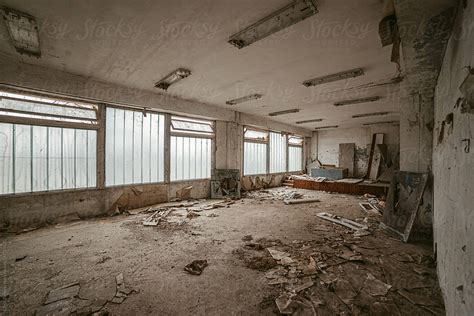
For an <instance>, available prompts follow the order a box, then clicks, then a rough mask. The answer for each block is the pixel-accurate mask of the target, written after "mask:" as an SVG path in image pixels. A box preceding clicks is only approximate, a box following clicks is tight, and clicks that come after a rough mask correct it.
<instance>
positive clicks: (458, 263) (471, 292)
mask: <svg viewBox="0 0 474 316" xmlns="http://www.w3.org/2000/svg"><path fill="white" fill-rule="evenodd" d="M466 4H467V6H466V7H463V6H462V4H461V5H460V6H459V8H458V15H457V18H456V21H455V24H454V27H453V34H452V36H451V38H450V40H449V43H448V46H447V49H446V53H445V57H444V61H443V65H442V68H441V72H440V75H439V78H438V82H437V86H436V91H435V97H434V135H433V148H434V150H433V174H434V225H433V229H434V241H435V244H436V250H437V262H438V265H437V268H438V275H439V281H440V286H441V289H442V291H443V294H444V299H445V305H446V314H447V315H469V314H470V315H472V312H473V311H474V244H473V241H474V207H473V205H474V194H473V192H474V180H473V171H474V138H473V135H474V114H473V113H472V112H471V113H468V112H464V113H463V111H462V110H461V108H460V107H459V106H457V104H459V101H458V100H459V98H461V99H462V98H464V97H465V96H464V95H462V93H461V91H460V90H459V86H460V85H461V83H462V82H463V80H464V79H465V78H466V76H467V73H468V71H469V69H468V67H474V27H473V21H474V3H473V2H472V1H466ZM471 106H472V107H474V104H471ZM451 115H452V119H450V117H451ZM443 125H444V128H442V126H443ZM463 140H464V141H463ZM466 140H469V141H470V148H469V152H466V146H467V141H466Z"/></svg>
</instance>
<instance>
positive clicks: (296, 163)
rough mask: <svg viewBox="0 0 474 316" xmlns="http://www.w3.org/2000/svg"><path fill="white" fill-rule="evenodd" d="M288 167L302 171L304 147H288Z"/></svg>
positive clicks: (291, 169)
mask: <svg viewBox="0 0 474 316" xmlns="http://www.w3.org/2000/svg"><path fill="white" fill-rule="evenodd" d="M288 151H289V153H288V156H289V160H288V168H289V171H301V170H302V169H303V148H302V147H294V146H289V147H288Z"/></svg>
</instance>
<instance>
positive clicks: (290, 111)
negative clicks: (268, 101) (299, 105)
mask: <svg viewBox="0 0 474 316" xmlns="http://www.w3.org/2000/svg"><path fill="white" fill-rule="evenodd" d="M299 111H300V109H290V110H284V111H278V112H272V113H268V115H270V116H277V115H283V114H290V113H298V112H299Z"/></svg>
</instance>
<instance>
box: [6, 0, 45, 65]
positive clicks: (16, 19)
mask: <svg viewBox="0 0 474 316" xmlns="http://www.w3.org/2000/svg"><path fill="white" fill-rule="evenodd" d="M2 13H3V19H4V20H5V23H6V25H7V28H8V33H10V38H11V39H12V41H13V46H15V49H16V51H17V52H18V53H20V54H25V55H28V56H33V57H38V58H39V57H41V49H40V43H39V36H38V25H37V24H36V20H35V18H34V17H33V16H31V15H29V14H27V13H24V12H20V11H16V10H13V9H10V8H5V7H4V8H2Z"/></svg>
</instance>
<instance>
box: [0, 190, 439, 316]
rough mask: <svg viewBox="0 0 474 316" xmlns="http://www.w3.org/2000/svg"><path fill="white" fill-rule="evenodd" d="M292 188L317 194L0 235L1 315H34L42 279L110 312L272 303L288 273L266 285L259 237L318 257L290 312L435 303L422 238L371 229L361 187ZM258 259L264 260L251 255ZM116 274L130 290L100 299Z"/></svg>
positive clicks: (404, 310)
mask: <svg viewBox="0 0 474 316" xmlns="http://www.w3.org/2000/svg"><path fill="white" fill-rule="evenodd" d="M274 190H276V191H284V190H290V189H284V188H277V189H274ZM292 190H293V189H292ZM298 192H302V193H304V194H305V196H308V197H317V198H319V199H320V200H321V202H317V203H311V204H300V205H285V204H284V203H283V202H282V201H281V200H274V199H268V200H261V199H255V198H245V199H242V200H238V201H236V202H235V204H233V205H230V206H229V207H227V208H218V209H212V210H206V211H203V212H201V213H200V215H201V216H198V217H195V218H192V219H186V220H185V221H182V220H181V221H182V222H183V223H182V224H181V225H178V224H176V223H174V224H173V223H168V224H166V223H165V224H164V225H163V224H160V225H159V226H158V227H144V226H142V225H141V221H142V219H143V218H144V217H146V216H147V215H149V214H138V215H128V216H127V215H119V216H115V217H108V218H102V219H96V220H88V221H81V222H75V223H69V224H63V225H56V226H52V227H46V228H42V229H39V230H36V231H32V232H28V233H24V234H20V235H9V236H6V237H3V238H2V239H0V242H1V249H2V259H1V270H0V273H1V280H2V283H1V286H2V289H1V295H2V297H1V303H2V305H3V307H2V308H3V314H7V315H17V314H21V315H23V314H34V312H35V311H36V309H37V308H38V307H40V306H41V305H42V304H43V303H44V301H45V298H46V296H47V294H48V292H49V291H50V290H53V289H56V288H59V287H61V286H64V285H66V284H70V283H73V282H76V281H78V282H79V284H80V291H79V296H78V297H77V298H76V299H74V304H76V305H79V309H78V310H79V311H81V309H80V307H81V306H86V307H87V306H91V305H92V306H94V304H95V305H99V306H102V305H103V306H104V307H103V308H102V310H103V311H104V310H107V311H108V312H109V313H110V314H113V315H145V314H155V315H157V314H159V315H190V314H192V315H235V314H242V315H249V314H250V315H256V314H274V313H276V312H278V309H277V307H276V304H275V298H276V297H278V296H280V295H282V294H287V293H289V292H288V284H284V283H283V284H277V285H269V284H268V283H269V280H270V279H268V278H267V277H266V273H265V271H264V270H268V269H270V268H272V270H271V271H275V265H276V263H275V262H274V261H273V259H272V258H271V257H270V256H269V255H268V251H267V250H266V249H265V247H269V246H275V247H276V248H278V249H280V250H283V251H287V252H288V253H289V254H291V258H293V259H295V260H300V262H306V263H308V262H309V257H310V256H312V258H314V259H315V260H316V261H317V262H318V271H317V272H316V273H313V274H311V273H310V274H309V280H310V281H312V282H313V286H311V287H309V288H306V289H304V290H302V291H300V292H299V294H298V295H297V296H296V297H294V299H295V302H297V303H294V304H292V305H291V306H289V307H291V308H293V307H295V309H294V311H295V312H296V313H301V314H305V313H308V314H312V313H313V314H314V311H316V312H317V314H318V315H329V314H340V313H343V314H346V315H350V314H380V315H387V314H393V315H398V314H404V315H405V314H416V315H425V314H426V315H431V314H444V309H443V307H442V299H441V296H440V292H439V289H438V286H437V281H436V272H435V267H434V264H433V262H432V260H431V258H430V256H431V254H432V250H431V249H430V246H429V245H426V244H404V243H402V242H400V241H398V240H396V239H395V238H392V237H390V236H389V235H387V234H386V233H384V232H383V231H381V230H380V229H379V228H378V221H379V220H380V219H381V217H380V216H378V215H370V216H367V214H365V213H363V211H361V210H360V208H359V205H358V203H359V202H361V201H362V199H363V198H362V197H357V196H349V195H343V194H329V193H325V192H316V191H307V190H298ZM322 211H325V212H332V213H334V214H338V215H341V216H344V217H346V218H350V219H356V218H359V219H361V220H362V219H363V218H364V217H369V220H368V223H369V226H370V230H371V232H372V235H369V236H363V237H354V235H353V232H352V231H350V230H348V229H346V228H344V227H342V226H338V225H335V224H332V223H330V222H327V221H324V220H322V219H319V218H318V217H316V216H315V214H316V213H318V212H322ZM178 213H179V212H178ZM210 214H216V215H218V216H212V215H211V216H209V215H210ZM174 218H175V219H179V216H177V215H175V216H174ZM185 218H186V217H183V220H184V219H185ZM248 235H251V237H250V236H248ZM245 236H247V237H246V238H245ZM243 238H244V240H243ZM246 245H247V246H246ZM256 245H257V247H256ZM255 248H257V249H255ZM259 248H263V249H260V250H258V249H259ZM25 256H26V257H25ZM351 256H352V257H351ZM262 258H265V260H267V259H268V260H269V261H268V262H269V264H268V265H265V264H264V265H263V266H262V265H261V264H260V265H259V264H257V265H255V264H253V263H255V260H257V261H258V262H257V263H259V262H260V261H261V260H260V261H259V259H262ZM195 259H206V260H207V261H208V263H209V265H208V266H207V267H206V268H205V269H204V271H203V273H202V274H201V275H199V276H195V275H190V274H188V273H187V272H185V271H184V270H183V267H184V266H185V265H187V264H188V263H190V262H191V261H193V260H195ZM305 260H306V261H305ZM320 264H321V266H319V265H320ZM247 266H248V267H247ZM291 266H292V264H290V265H288V266H287V267H286V268H288V267H289V268H291ZM249 267H250V268H249ZM258 269H260V270H262V271H260V270H258ZM276 269H277V270H278V269H280V270H281V269H282V267H281V266H276ZM293 272H294V271H293ZM120 273H123V276H124V282H125V284H126V286H127V288H129V289H133V290H134V291H132V292H131V293H130V294H129V295H128V296H127V297H126V299H125V301H123V302H122V303H121V304H114V303H111V302H110V300H112V298H113V297H114V295H115V294H116V279H115V277H116V276H117V275H119V274H120ZM298 273H299V272H298ZM368 273H370V274H371V275H372V276H374V277H375V279H377V280H379V281H381V282H383V283H387V284H389V285H391V287H390V289H389V290H388V292H387V293H384V294H381V295H380V294H375V295H374V293H372V294H369V293H371V291H370V290H367V286H369V285H370V284H366V283H367V282H368V281H367V278H368ZM267 275H268V272H267ZM300 276H301V275H298V276H297V277H295V278H294V280H299V279H300ZM306 280H308V277H306ZM369 281H370V280H369ZM379 281H377V282H379ZM380 284H382V283H380ZM372 292H373V291H372ZM298 297H299V298H301V300H299V301H298ZM108 301H109V302H108ZM298 302H299V303H298ZM308 302H309V303H308ZM74 309H76V307H75V308H74ZM97 309H98V308H97ZM82 311H86V314H87V311H89V312H90V311H91V309H90V308H89V309H87V308H84V307H83V309H82ZM0 314H2V313H0Z"/></svg>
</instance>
